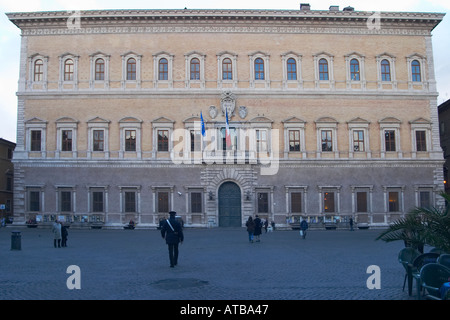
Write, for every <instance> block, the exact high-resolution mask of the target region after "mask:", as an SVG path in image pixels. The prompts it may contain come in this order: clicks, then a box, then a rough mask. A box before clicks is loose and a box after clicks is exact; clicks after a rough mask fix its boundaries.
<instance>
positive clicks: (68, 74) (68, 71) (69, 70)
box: [64, 59, 74, 81]
mask: <svg viewBox="0 0 450 320" xmlns="http://www.w3.org/2000/svg"><path fill="white" fill-rule="evenodd" d="M73 69H74V64H73V60H72V59H67V60H66V61H65V62H64V81H73Z"/></svg>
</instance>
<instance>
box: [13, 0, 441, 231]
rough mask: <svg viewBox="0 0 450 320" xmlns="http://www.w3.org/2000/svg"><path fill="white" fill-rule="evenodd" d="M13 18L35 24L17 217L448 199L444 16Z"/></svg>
mask: <svg viewBox="0 0 450 320" xmlns="http://www.w3.org/2000/svg"><path fill="white" fill-rule="evenodd" d="M7 16H8V18H9V19H10V20H11V22H12V23H14V24H15V25H16V26H17V27H19V28H20V29H21V31H22V36H21V55H20V77H19V88H18V93H17V96H18V123H17V146H16V149H15V153H14V170H15V172H14V223H16V224H23V223H25V221H27V220H28V219H36V220H37V222H38V223H41V224H46V223H50V222H51V221H53V220H55V219H62V220H64V221H66V222H68V223H72V224H79V225H104V226H108V227H121V226H123V225H125V224H127V223H128V222H129V221H130V220H133V221H135V223H136V224H137V226H138V227H156V226H157V225H158V224H159V221H160V219H161V218H163V217H166V216H167V213H168V212H169V211H170V210H175V211H177V213H178V214H179V215H180V216H181V217H182V218H183V220H184V221H185V225H186V226H199V227H207V226H238V227H240V226H243V225H245V221H246V220H247V218H248V216H250V215H253V216H254V215H255V214H258V215H259V216H260V217H263V218H264V219H268V220H269V221H274V222H275V223H276V224H277V225H278V226H285V225H287V224H288V223H290V222H294V221H298V220H299V219H300V218H301V217H303V218H306V219H308V221H309V222H310V223H311V224H316V225H318V226H321V225H322V224H323V223H339V224H345V223H346V222H347V221H348V220H349V219H350V217H353V219H354V220H355V221H356V222H357V223H359V224H365V225H368V226H384V225H387V224H388V223H390V222H392V221H394V220H395V219H397V218H399V217H401V216H404V215H405V214H407V213H408V211H409V210H410V209H411V208H413V207H415V206H431V205H439V204H442V199H441V198H440V197H439V196H438V194H439V193H440V192H441V191H442V190H443V188H444V185H443V169H442V168H443V155H442V150H441V147H440V143H439V125H438V124H439V122H438V111H437V95H438V94H437V92H436V82H435V73H434V63H433V51H432V35H431V32H432V30H433V29H434V28H435V27H436V26H437V25H438V24H439V22H440V21H441V20H442V19H443V16H444V15H443V14H437V13H410V12H361V11H355V10H354V9H353V8H350V7H347V8H345V9H344V10H339V8H337V7H330V10H326V11H316V10H311V8H310V7H309V6H306V5H302V7H301V8H300V10H187V9H185V10H103V11H81V12H29V13H8V14H7ZM227 118H228V122H227ZM227 133H228V134H229V138H230V139H227V137H226V136H227Z"/></svg>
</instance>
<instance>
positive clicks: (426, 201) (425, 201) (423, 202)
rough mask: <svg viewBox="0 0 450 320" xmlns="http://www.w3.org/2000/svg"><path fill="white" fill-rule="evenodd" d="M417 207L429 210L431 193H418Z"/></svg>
mask: <svg viewBox="0 0 450 320" xmlns="http://www.w3.org/2000/svg"><path fill="white" fill-rule="evenodd" d="M419 207H421V208H426V209H431V192H430V191H420V192H419Z"/></svg>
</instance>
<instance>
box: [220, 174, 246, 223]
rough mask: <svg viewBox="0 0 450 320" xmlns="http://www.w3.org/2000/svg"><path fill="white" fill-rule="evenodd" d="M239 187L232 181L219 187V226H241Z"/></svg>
mask: <svg viewBox="0 0 450 320" xmlns="http://www.w3.org/2000/svg"><path fill="white" fill-rule="evenodd" d="M241 226H242V218H241V189H240V188H239V186H238V185H237V184H236V183H234V182H225V183H223V184H222V185H221V186H220V188H219V227H241Z"/></svg>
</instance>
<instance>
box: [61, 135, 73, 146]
mask: <svg viewBox="0 0 450 320" xmlns="http://www.w3.org/2000/svg"><path fill="white" fill-rule="evenodd" d="M61 135H62V137H61V151H72V130H63V131H62V133H61Z"/></svg>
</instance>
